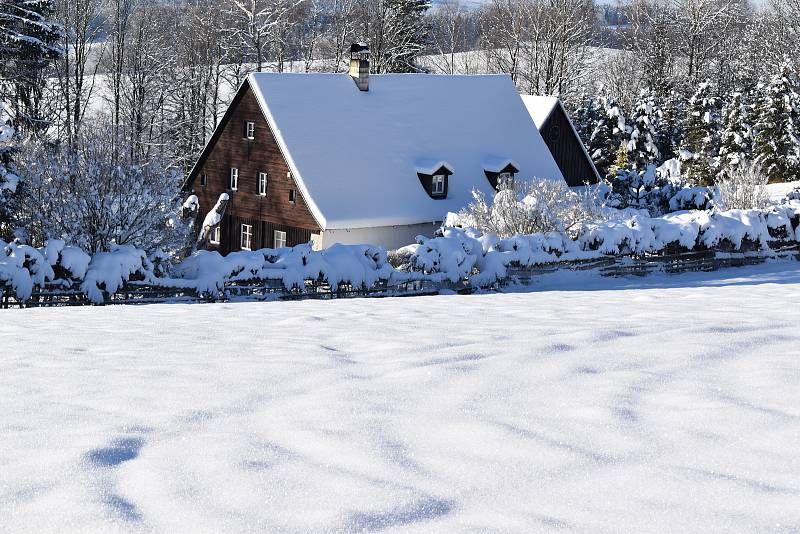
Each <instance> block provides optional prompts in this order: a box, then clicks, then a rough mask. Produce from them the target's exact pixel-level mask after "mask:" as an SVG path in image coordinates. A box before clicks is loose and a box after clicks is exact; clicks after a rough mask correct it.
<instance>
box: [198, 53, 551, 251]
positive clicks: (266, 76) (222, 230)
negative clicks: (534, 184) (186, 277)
mask: <svg viewBox="0 0 800 534" xmlns="http://www.w3.org/2000/svg"><path fill="white" fill-rule="evenodd" d="M368 60H369V53H368V49H366V48H365V47H364V46H363V45H359V46H358V47H357V48H356V49H354V50H353V51H351V70H350V72H349V73H348V74H322V73H310V74H293V73H253V74H250V75H249V76H248V77H247V79H246V81H245V82H244V83H243V85H242V86H241V87H240V88H239V90H238V91H237V93H236V95H235V97H234V99H233V101H232V103H231V105H230V106H229V108H228V110H227V111H226V113H225V115H224V116H223V118H222V119H221V121H220V124H219V125H218V127H217V128H216V130H215V131H214V133H213V135H212V137H211V139H210V140H209V142H208V143H207V145H206V147H205V148H204V150H203V152H202V154H201V156H200V158H199V159H198V161H197V163H196V164H195V166H194V168H193V169H192V171H191V172H190V174H189V176H188V178H187V181H186V183H185V184H184V191H185V194H187V195H189V194H195V195H196V196H197V198H198V204H199V211H198V222H199V224H198V228H199V229H200V232H201V241H202V242H203V243H204V245H205V246H206V247H207V248H211V249H216V250H219V251H220V252H221V253H223V254H225V253H228V252H231V251H236V250H242V249H249V250H256V249H259V248H276V247H281V246H293V245H297V244H300V243H306V242H309V241H311V242H312V244H313V245H314V246H315V247H316V248H320V247H327V246H329V245H332V244H334V243H343V244H372V245H380V246H383V247H386V248H387V249H394V248H398V247H400V246H404V245H407V244H410V243H413V242H414V240H415V237H416V236H417V235H420V234H423V235H431V234H432V233H433V232H434V231H435V230H436V229H437V228H438V227H439V225H440V224H441V222H442V220H443V219H444V217H445V216H446V215H447V213H448V212H455V211H458V210H460V209H461V208H463V207H464V206H466V205H467V204H468V203H469V202H470V201H472V198H473V191H481V192H483V193H484V194H486V195H491V194H492V192H493V191H494V187H495V186H496V185H497V181H498V180H499V179H504V177H505V176H510V175H520V176H524V177H526V178H528V177H538V178H550V179H554V180H562V179H563V176H562V175H561V171H560V170H559V167H558V165H557V164H556V162H555V160H554V159H553V157H552V155H551V153H550V151H549V150H548V149H547V146H546V145H545V143H544V141H543V140H542V138H541V136H540V134H539V132H538V130H537V129H536V127H535V125H534V124H533V123H532V122H531V120H530V117H529V115H528V114H527V112H526V109H525V106H524V105H523V103H522V101H521V100H520V98H519V95H518V93H517V91H516V88H515V87H514V84H513V82H512V81H511V79H510V78H509V77H508V76H501V75H479V76H434V75H427V74H402V75H397V74H386V75H375V76H372V75H370V74H369V65H368ZM512 162H513V163H512ZM223 194H227V195H228V201H227V202H224V203H221V204H220V205H219V211H217V209H216V208H217V206H216V204H217V201H218V199H220V196H221V195H223ZM210 211H215V212H217V213H221V217H218V218H217V217H213V218H211V219H209V218H208V217H206V214H209V213H210ZM212 219H213V221H217V220H219V221H220V222H219V224H216V222H214V223H213V225H212V224H206V221H209V220H212Z"/></svg>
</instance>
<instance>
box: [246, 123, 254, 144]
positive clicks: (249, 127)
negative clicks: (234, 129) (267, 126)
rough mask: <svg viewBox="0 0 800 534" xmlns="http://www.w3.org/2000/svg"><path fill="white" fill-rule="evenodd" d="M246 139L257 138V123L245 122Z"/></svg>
mask: <svg viewBox="0 0 800 534" xmlns="http://www.w3.org/2000/svg"><path fill="white" fill-rule="evenodd" d="M244 138H245V139H251V140H252V139H255V138H256V123H255V122H250V121H248V122H245V123H244Z"/></svg>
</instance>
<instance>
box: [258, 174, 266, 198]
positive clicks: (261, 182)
mask: <svg viewBox="0 0 800 534" xmlns="http://www.w3.org/2000/svg"><path fill="white" fill-rule="evenodd" d="M258 194H259V195H261V196H262V197H265V196H267V173H265V172H260V173H258Z"/></svg>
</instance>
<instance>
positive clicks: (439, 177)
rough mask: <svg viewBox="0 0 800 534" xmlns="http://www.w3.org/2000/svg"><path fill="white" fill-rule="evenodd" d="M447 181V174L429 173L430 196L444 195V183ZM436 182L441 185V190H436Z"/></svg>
mask: <svg viewBox="0 0 800 534" xmlns="http://www.w3.org/2000/svg"><path fill="white" fill-rule="evenodd" d="M446 181H447V176H446V175H444V174H433V175H431V196H437V197H440V196H444V193H445V183H446ZM437 184H438V185H441V190H438V191H437V187H436V186H437Z"/></svg>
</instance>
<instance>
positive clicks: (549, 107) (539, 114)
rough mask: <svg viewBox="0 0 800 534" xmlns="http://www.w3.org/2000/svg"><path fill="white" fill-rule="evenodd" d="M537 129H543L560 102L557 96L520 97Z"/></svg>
mask: <svg viewBox="0 0 800 534" xmlns="http://www.w3.org/2000/svg"><path fill="white" fill-rule="evenodd" d="M520 97H521V98H522V102H523V103H524V104H525V107H526V108H527V109H528V113H530V115H531V118H532V119H533V122H534V123H536V127H537V128H541V127H542V125H543V124H544V123H545V121H546V120H547V118H548V117H549V116H550V115H551V114H552V113H553V110H554V109H556V106H558V103H559V102H560V100H559V98H558V97H557V96H549V95H520Z"/></svg>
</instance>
